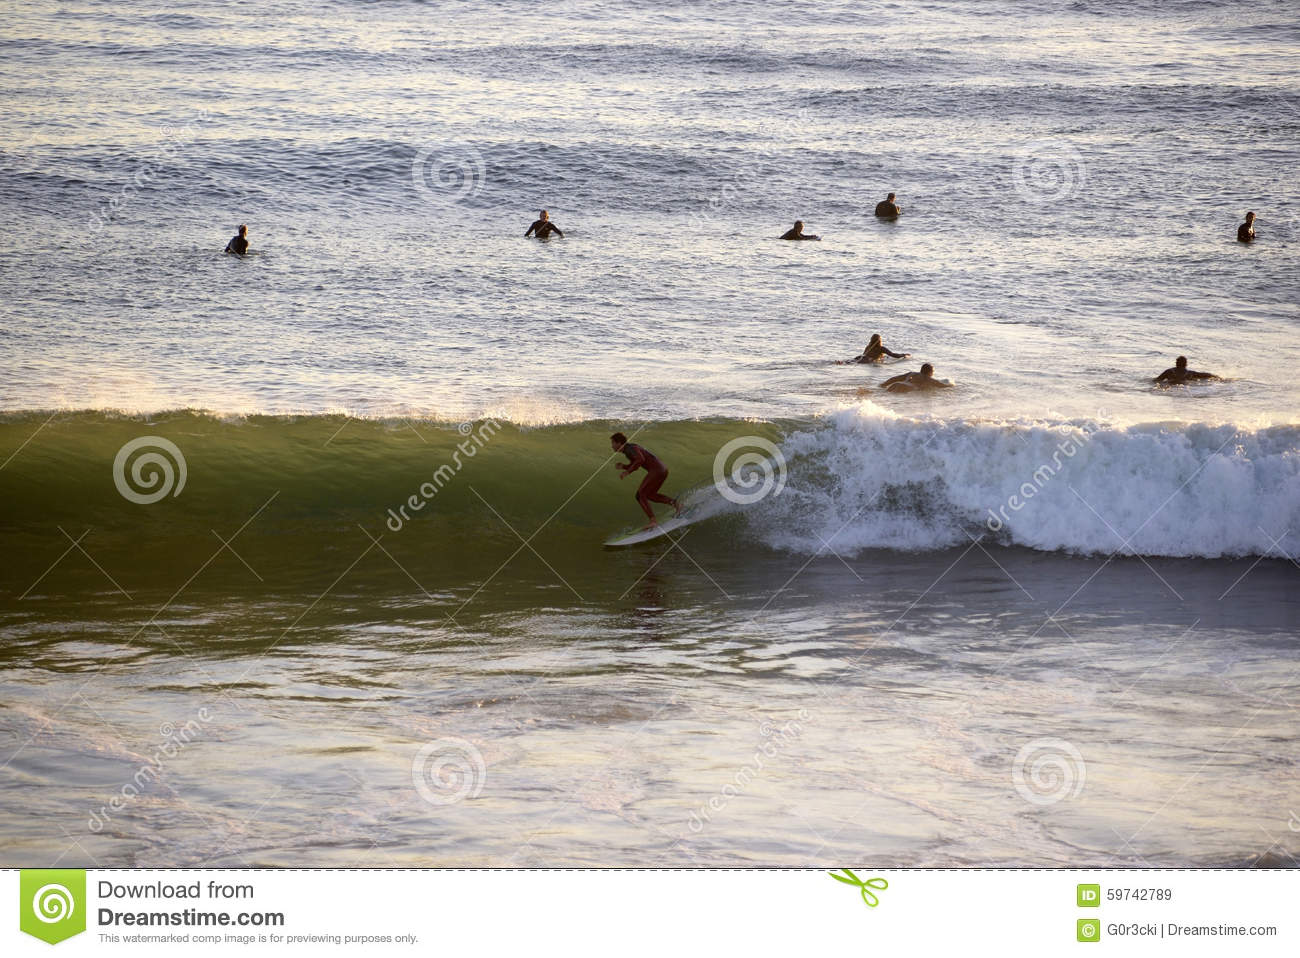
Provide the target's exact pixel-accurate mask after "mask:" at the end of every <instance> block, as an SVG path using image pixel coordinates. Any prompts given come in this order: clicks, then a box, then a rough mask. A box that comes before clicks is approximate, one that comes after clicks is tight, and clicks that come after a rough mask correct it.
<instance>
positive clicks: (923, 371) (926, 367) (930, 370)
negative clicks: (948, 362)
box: [921, 363, 934, 376]
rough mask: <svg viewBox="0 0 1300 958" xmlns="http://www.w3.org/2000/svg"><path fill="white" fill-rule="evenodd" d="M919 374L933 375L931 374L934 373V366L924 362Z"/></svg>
mask: <svg viewBox="0 0 1300 958" xmlns="http://www.w3.org/2000/svg"><path fill="white" fill-rule="evenodd" d="M921 375H922V376H933V375H934V367H933V366H931V365H930V364H929V363H926V364H925V365H924V366H922V367H921Z"/></svg>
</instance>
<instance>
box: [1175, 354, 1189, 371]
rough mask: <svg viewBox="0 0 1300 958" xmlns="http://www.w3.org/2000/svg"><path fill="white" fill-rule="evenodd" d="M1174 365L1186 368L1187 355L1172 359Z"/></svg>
mask: <svg viewBox="0 0 1300 958" xmlns="http://www.w3.org/2000/svg"><path fill="white" fill-rule="evenodd" d="M1174 365H1175V366H1177V367H1178V368H1179V369H1186V368H1187V357H1186V356H1179V357H1178V358H1177V359H1175V360H1174Z"/></svg>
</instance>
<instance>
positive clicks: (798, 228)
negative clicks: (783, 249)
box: [781, 220, 821, 240]
mask: <svg viewBox="0 0 1300 958" xmlns="http://www.w3.org/2000/svg"><path fill="white" fill-rule="evenodd" d="M781 239H783V240H819V239H821V237H820V236H807V235H805V234H804V231H803V220H795V221H794V227H793V228H791V229H788V230H786V231H785V232H784V233H782V234H781Z"/></svg>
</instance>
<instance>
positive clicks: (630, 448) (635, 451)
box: [622, 442, 677, 519]
mask: <svg viewBox="0 0 1300 958" xmlns="http://www.w3.org/2000/svg"><path fill="white" fill-rule="evenodd" d="M622 452H623V455H625V456H627V463H628V464H627V472H629V473H631V472H636V470H638V469H644V470H645V471H646V477H645V478H644V479H642V480H641V485H640V486H639V487H637V490H636V501H637V502H638V503H639V504H640V505H641V508H642V509H644V510H645V514H646V515H648V516H649V517H650V518H651V519H654V517H655V512H654V509H652V508H650V503H652V502H662V503H664V504H665V505H669V506H675V505H676V504H677V500H675V499H672V498H670V497H668V496H665V495H662V494H661V493H660V492H659V487H660V486H662V485H663V484H664V480H666V479H667V478H668V467H667V466H665V465H664V464H663V463H662V462H660V461H659V457H658V456H656V455H655V454H654V453H653V452H651V451H650V450H649V449H646V448H644V447H642V446H638V445H635V444H633V443H630V442H629V443H626V444H625V445H624V446H623V450H622Z"/></svg>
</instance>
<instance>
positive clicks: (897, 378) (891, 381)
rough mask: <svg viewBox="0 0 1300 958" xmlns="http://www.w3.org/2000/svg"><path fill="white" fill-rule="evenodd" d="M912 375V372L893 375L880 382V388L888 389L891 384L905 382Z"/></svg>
mask: <svg viewBox="0 0 1300 958" xmlns="http://www.w3.org/2000/svg"><path fill="white" fill-rule="evenodd" d="M910 375H911V373H903V375H901V376H891V377H890V378H889V379H886V380H885V381H884V382H883V383H881V384H880V388H881V389H888V388H889V387H890V386H894V385H896V384H898V383H905V382H907V381H908V380H907V377H908V376H910Z"/></svg>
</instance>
